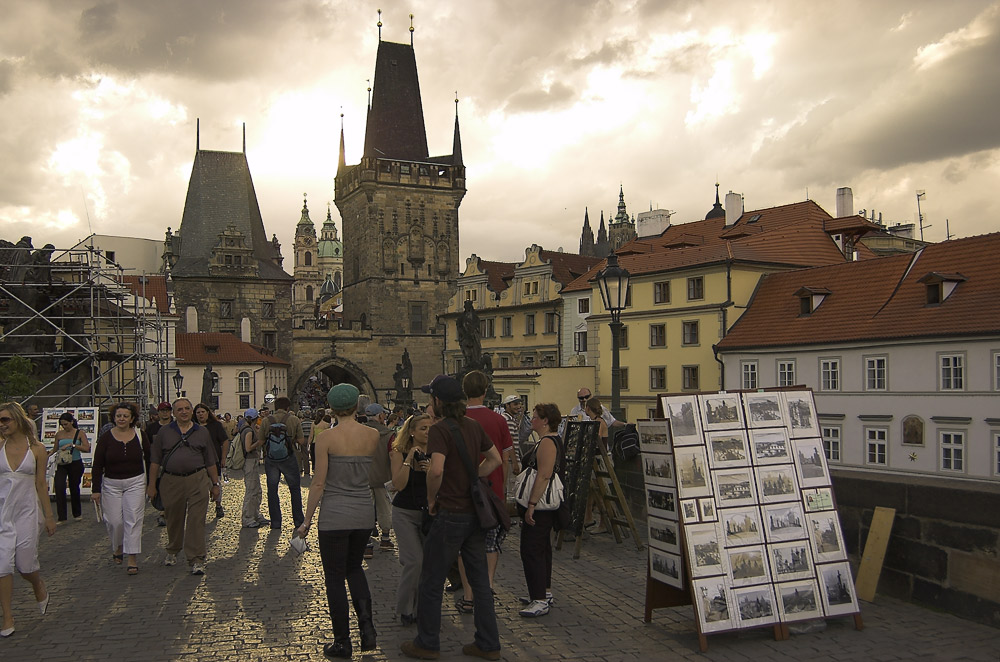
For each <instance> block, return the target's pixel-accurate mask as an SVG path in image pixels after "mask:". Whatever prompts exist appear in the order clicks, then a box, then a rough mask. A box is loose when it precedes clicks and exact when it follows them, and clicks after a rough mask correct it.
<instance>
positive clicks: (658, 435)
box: [635, 419, 673, 453]
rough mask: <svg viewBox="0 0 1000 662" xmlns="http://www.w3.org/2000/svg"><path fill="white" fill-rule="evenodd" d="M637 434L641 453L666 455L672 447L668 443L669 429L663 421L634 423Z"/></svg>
mask: <svg viewBox="0 0 1000 662" xmlns="http://www.w3.org/2000/svg"><path fill="white" fill-rule="evenodd" d="M635 430H636V432H637V433H638V434H639V449H640V450H641V451H642V452H643V453H667V452H670V450H671V448H672V447H673V446H672V445H671V443H670V429H669V428H668V427H667V421H666V420H665V419H643V420H639V421H636V422H635Z"/></svg>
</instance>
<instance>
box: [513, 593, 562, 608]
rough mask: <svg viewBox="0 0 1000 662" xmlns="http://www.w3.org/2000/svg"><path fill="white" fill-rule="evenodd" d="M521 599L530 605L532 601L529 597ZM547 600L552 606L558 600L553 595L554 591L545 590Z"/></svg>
mask: <svg viewBox="0 0 1000 662" xmlns="http://www.w3.org/2000/svg"><path fill="white" fill-rule="evenodd" d="M519 599H520V600H521V604H522V605H530V604H531V603H532V599H531V598H529V597H524V598H519ZM545 601H546V602H547V603H549V606H550V607H551V606H552V603H553V602H555V601H556V599H555V598H553V597H552V591H545Z"/></svg>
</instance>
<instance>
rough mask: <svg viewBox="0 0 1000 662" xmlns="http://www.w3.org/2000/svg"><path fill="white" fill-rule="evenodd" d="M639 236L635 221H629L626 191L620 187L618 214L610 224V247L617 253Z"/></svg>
mask: <svg viewBox="0 0 1000 662" xmlns="http://www.w3.org/2000/svg"><path fill="white" fill-rule="evenodd" d="M637 236H639V235H638V233H637V232H636V230H635V221H633V220H631V219H629V216H628V211H627V210H626V209H625V190H624V188H622V187H619V188H618V213H617V214H615V217H614V219H613V220H611V221H610V222H609V223H608V244H609V247H610V249H611V250H613V251H616V250H618V249H619V248H621V247H622V246H624V245H625V244H627V243H628V242H630V241H632V240H633V239H635V238H636V237H637Z"/></svg>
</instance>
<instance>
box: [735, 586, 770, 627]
mask: <svg viewBox="0 0 1000 662" xmlns="http://www.w3.org/2000/svg"><path fill="white" fill-rule="evenodd" d="M732 595H733V602H734V603H735V608H736V617H737V626H738V627H740V628H752V627H757V626H759V625H770V624H771V623H775V622H777V620H778V613H777V609H776V607H775V604H774V590H773V589H772V588H771V586H770V584H765V585H763V586H750V587H746V588H734V589H733V591H732Z"/></svg>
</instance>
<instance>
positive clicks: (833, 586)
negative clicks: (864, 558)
mask: <svg viewBox="0 0 1000 662" xmlns="http://www.w3.org/2000/svg"><path fill="white" fill-rule="evenodd" d="M816 575H817V579H818V580H819V586H820V594H821V595H822V597H823V613H825V614H826V615H827V616H844V615H846V614H854V613H856V612H858V611H859V610H860V607H859V606H858V595H857V593H856V592H855V590H854V576H853V575H852V574H851V564H850V563H848V562H847V561H844V562H842V563H829V564H826V565H817V566H816Z"/></svg>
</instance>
